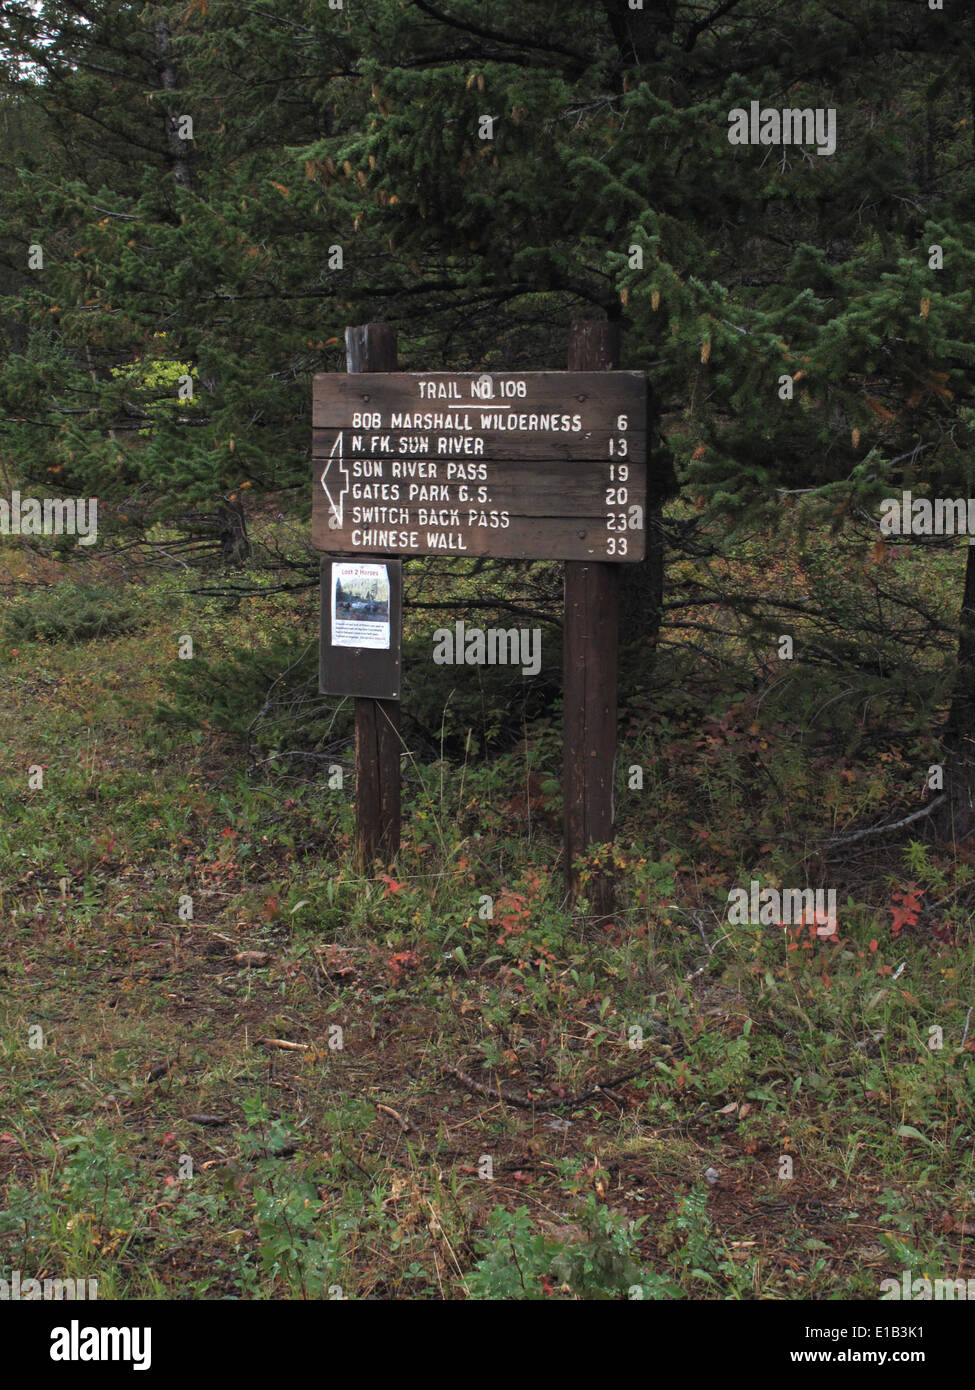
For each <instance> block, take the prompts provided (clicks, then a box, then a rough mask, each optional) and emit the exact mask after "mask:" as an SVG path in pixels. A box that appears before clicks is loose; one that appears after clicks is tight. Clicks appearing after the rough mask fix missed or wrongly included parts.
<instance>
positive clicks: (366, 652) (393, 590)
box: [318, 555, 403, 700]
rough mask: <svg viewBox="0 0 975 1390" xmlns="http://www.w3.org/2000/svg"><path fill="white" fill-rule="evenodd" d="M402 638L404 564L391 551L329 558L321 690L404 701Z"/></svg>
mask: <svg viewBox="0 0 975 1390" xmlns="http://www.w3.org/2000/svg"><path fill="white" fill-rule="evenodd" d="M402 638H403V565H402V562H401V561H399V560H394V559H391V558H390V557H389V556H387V555H362V556H350V555H341V556H325V557H323V559H322V565H321V602H320V616H319V647H318V689H319V691H320V692H321V693H322V694H323V695H358V696H360V697H362V698H365V699H372V700H398V699H399V696H400V672H401V650H402Z"/></svg>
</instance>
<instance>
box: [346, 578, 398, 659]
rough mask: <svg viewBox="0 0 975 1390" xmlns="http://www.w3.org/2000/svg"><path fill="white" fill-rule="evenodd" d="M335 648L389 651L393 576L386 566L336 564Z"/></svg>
mask: <svg viewBox="0 0 975 1390" xmlns="http://www.w3.org/2000/svg"><path fill="white" fill-rule="evenodd" d="M332 646H333V647H375V648H379V649H382V650H384V651H388V650H389V572H388V570H387V568H386V566H385V565H361V564H356V563H351V564H342V565H338V564H333V566H332Z"/></svg>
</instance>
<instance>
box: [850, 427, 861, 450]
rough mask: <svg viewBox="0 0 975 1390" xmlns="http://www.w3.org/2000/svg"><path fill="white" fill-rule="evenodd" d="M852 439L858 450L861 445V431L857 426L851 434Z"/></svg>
mask: <svg viewBox="0 0 975 1390" xmlns="http://www.w3.org/2000/svg"><path fill="white" fill-rule="evenodd" d="M850 438H851V439H852V440H853V447H854V449H856V448H858V447H859V445H860V431H859V429H858V428H857V427H856V425H854V426H853V429H852V430H851V432H850Z"/></svg>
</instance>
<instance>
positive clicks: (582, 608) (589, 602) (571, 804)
mask: <svg viewBox="0 0 975 1390" xmlns="http://www.w3.org/2000/svg"><path fill="white" fill-rule="evenodd" d="M619 340H620V332H619V324H618V323H610V322H609V321H607V320H595V321H583V322H579V323H574V324H573V325H572V327H571V330H570V334H569V356H568V363H567V366H568V369H569V371H571V372H596V371H612V370H613V369H614V368H615V367H616V366H617V365H618V363H619ZM619 568H620V567H619V566H618V565H614V564H606V563H602V562H600V561H589V560H567V561H566V565H565V636H564V657H563V668H564V680H565V701H564V708H565V714H564V723H563V748H564V754H565V773H564V781H563V792H564V812H563V845H564V854H565V882H566V888H567V890H568V896H569V901H570V902H574V901H575V899H576V898H577V897H579V896H580V894H581V892H582V889H581V886H580V884H579V879H578V874H577V873H576V872H575V871H574V869H573V860H574V859H577V858H578V857H579V856H581V855H584V854H585V852H586V847H587V846H588V845H589V844H590V843H595V844H607V843H608V842H609V841H611V840H612V838H613V775H614V772H615V767H616V685H617V675H618V669H619V588H620V579H619ZM584 896H585V897H586V898H588V900H589V905H590V907H591V909H592V911H593V913H594V914H595V915H596V916H597V917H600V918H606V917H609V916H612V913H613V899H614V883H613V874H612V872H606V873H602V874H599V875H597V876H596V877H594V878H593V879H591V880H590V881H589V883H588V884H587V885H586V887H585V892H584Z"/></svg>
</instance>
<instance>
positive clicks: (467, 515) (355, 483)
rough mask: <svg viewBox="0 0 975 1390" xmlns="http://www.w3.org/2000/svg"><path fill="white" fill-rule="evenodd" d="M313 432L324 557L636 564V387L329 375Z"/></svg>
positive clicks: (641, 484) (640, 526)
mask: <svg viewBox="0 0 975 1390" xmlns="http://www.w3.org/2000/svg"><path fill="white" fill-rule="evenodd" d="M314 424H315V448H314V457H315V462H316V474H317V476H318V477H319V478H320V487H319V488H318V490H317V492H316V497H315V544H316V545H317V546H318V547H319V548H320V549H322V550H326V551H328V550H337V551H348V550H349V549H352V548H354V549H357V550H370V549H374V550H384V549H385V550H392V551H395V550H400V551H402V552H404V553H413V554H415V553H429V552H432V551H439V552H454V553H457V554H464V553H469V552H473V553H476V554H478V555H500V556H511V557H514V558H517V557H519V556H531V555H534V556H537V557H539V558H545V557H551V558H556V559H557V558H563V559H574V558H584V557H587V556H588V557H590V558H593V559H613V560H639V559H641V558H642V557H643V554H644V550H645V534H644V526H645V521H644V512H645V505H646V385H645V382H643V381H642V380H641V379H640V374H639V373H635V372H618V373H617V372H613V373H595V372H593V373H587V372H565V373H560V372H538V373H535V372H526V373H524V374H522V375H519V376H504V375H500V374H499V375H495V374H492V373H491V372H481V373H480V374H479V375H477V374H475V373H466V372H462V373H453V372H451V373H447V372H443V373H440V372H430V373H375V374H374V375H373V376H372V378H371V379H370V378H367V377H363V376H361V375H360V374H358V373H351V374H348V375H347V376H344V377H338V378H336V377H334V376H331V375H330V374H327V373H326V374H322V375H320V376H318V377H316V379H315V421H314ZM343 435H344V443H343Z"/></svg>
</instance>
